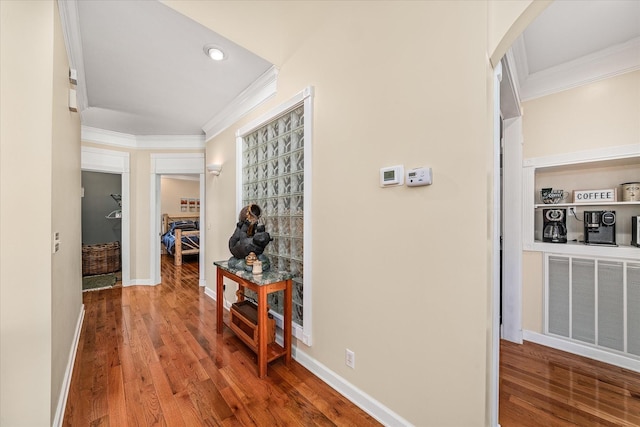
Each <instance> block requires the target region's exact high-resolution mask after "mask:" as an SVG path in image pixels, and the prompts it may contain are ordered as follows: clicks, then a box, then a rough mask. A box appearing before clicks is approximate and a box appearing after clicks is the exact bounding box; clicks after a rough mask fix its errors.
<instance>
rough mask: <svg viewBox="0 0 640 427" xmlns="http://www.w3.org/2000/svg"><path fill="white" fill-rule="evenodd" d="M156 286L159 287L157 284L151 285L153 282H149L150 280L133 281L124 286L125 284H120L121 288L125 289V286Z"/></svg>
mask: <svg viewBox="0 0 640 427" xmlns="http://www.w3.org/2000/svg"><path fill="white" fill-rule="evenodd" d="M156 285H159V283H153V280H151V279H133V280H131V281H130V282H129V283H128V284H125V283H123V284H122V286H123V287H127V286H156Z"/></svg>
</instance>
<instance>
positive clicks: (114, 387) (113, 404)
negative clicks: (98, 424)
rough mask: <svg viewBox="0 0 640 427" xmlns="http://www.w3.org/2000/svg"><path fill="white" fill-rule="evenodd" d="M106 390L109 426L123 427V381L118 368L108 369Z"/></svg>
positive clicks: (124, 420) (125, 421) (124, 405)
mask: <svg viewBox="0 0 640 427" xmlns="http://www.w3.org/2000/svg"><path fill="white" fill-rule="evenodd" d="M108 390H109V391H108V394H107V396H108V402H109V421H110V424H111V423H112V425H114V426H124V425H126V424H127V411H126V402H125V397H124V381H123V377H122V369H121V367H120V366H113V367H111V368H110V369H109V384H108Z"/></svg>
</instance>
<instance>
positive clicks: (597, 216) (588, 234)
mask: <svg viewBox="0 0 640 427" xmlns="http://www.w3.org/2000/svg"><path fill="white" fill-rule="evenodd" d="M584 242H585V243H586V244H587V245H610V246H617V245H616V212H615V211H585V212H584Z"/></svg>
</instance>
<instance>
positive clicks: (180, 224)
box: [169, 221, 198, 231]
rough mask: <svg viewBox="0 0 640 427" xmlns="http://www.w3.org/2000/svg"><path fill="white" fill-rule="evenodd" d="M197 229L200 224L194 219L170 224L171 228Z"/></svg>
mask: <svg viewBox="0 0 640 427" xmlns="http://www.w3.org/2000/svg"><path fill="white" fill-rule="evenodd" d="M176 229H180V230H197V229H198V225H197V224H196V223H195V222H193V221H175V222H172V223H171V224H169V230H170V231H173V230H176Z"/></svg>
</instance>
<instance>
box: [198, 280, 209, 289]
mask: <svg viewBox="0 0 640 427" xmlns="http://www.w3.org/2000/svg"><path fill="white" fill-rule="evenodd" d="M198 284H199V285H200V287H202V288H204V287H206V286H207V281H206V280H205V279H200V281H199V282H198Z"/></svg>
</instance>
